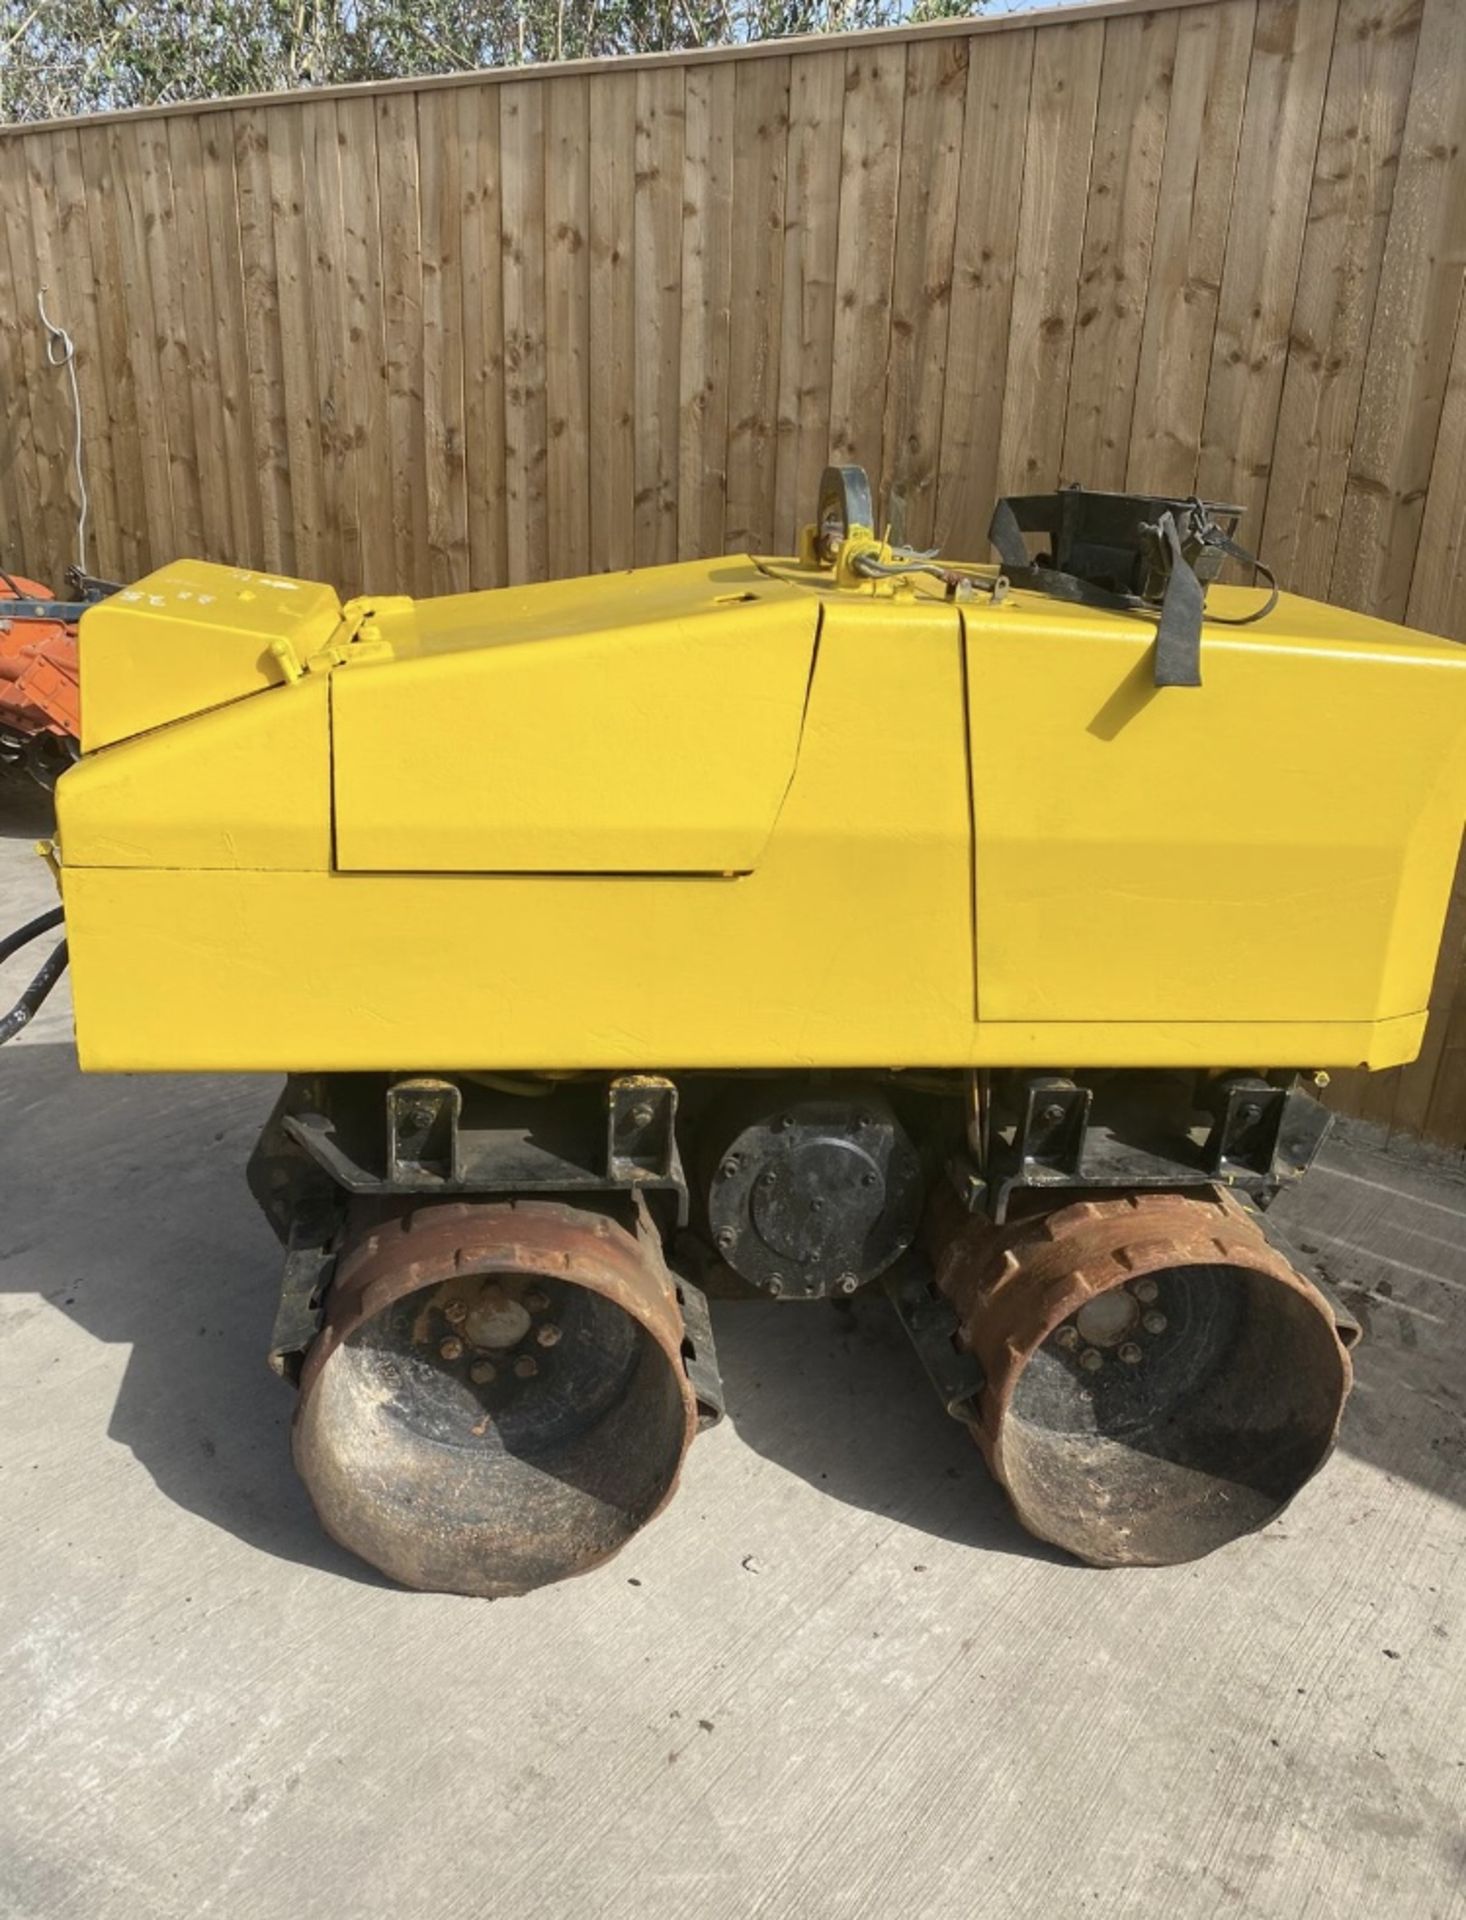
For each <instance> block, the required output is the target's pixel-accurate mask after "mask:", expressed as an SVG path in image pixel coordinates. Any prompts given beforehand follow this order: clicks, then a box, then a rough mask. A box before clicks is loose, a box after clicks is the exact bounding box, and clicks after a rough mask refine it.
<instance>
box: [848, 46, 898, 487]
mask: <svg viewBox="0 0 1466 1920" xmlns="http://www.w3.org/2000/svg"><path fill="white" fill-rule="evenodd" d="M905 102H906V49H905V48H904V47H874V48H864V47H862V48H860V49H858V50H857V51H854V52H852V53H851V54H850V55H849V56H848V58H847V60H846V65H845V119H844V129H843V133H842V136H841V142H840V214H839V233H840V237H839V252H838V254H837V256H836V262H835V363H834V372H833V380H832V382H831V389H830V457H831V459H832V460H835V461H838V462H841V463H843V462H846V461H855V462H856V463H857V464H858V465H860V466H863V467H865V468H866V469H867V470H868V472H869V473H870V476H871V479H872V481H873V482H874V483H875V487H876V493H877V504H876V513H877V518H880V517H881V514H882V510H883V509H882V503H883V499H884V496H885V493H886V492H887V490H888V488H889V483H890V479H891V477H892V476H891V475H890V474H888V473H887V472H886V471H885V467H884V462H883V459H882V447H881V433H882V427H883V425H884V413H885V391H886V366H887V357H888V354H889V350H890V341H891V275H892V268H893V264H894V257H895V246H896V205H897V194H898V191H899V188H900V160H901V119H902V113H903V109H904V107H905ZM883 483H884V484H883Z"/></svg>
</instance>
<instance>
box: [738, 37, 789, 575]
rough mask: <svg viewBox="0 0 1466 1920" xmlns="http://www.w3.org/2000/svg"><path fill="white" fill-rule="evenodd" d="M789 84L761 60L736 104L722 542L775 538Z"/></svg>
mask: <svg viewBox="0 0 1466 1920" xmlns="http://www.w3.org/2000/svg"><path fill="white" fill-rule="evenodd" d="M789 81H790V68H789V62H788V61H787V60H760V61H757V62H754V63H751V64H749V65H748V66H744V67H740V68H739V70H738V79H737V85H736V91H735V97H734V102H733V285H734V286H735V288H736V289H737V299H738V321H737V325H736V326H735V327H734V328H733V329H732V335H731V338H730V340H729V343H728V498H727V501H726V504H725V508H724V526H723V540H724V544H725V545H727V546H728V547H730V548H734V549H742V548H748V547H752V548H755V549H758V548H764V549H767V548H769V547H770V546H772V545H773V544H774V541H773V525H772V517H773V499H774V475H775V471H776V466H777V458H778V419H779V342H780V337H781V315H782V302H783V273H784V253H785V246H784V211H785V191H784V189H785V179H786V172H785V170H786V168H787V166H788V159H789Z"/></svg>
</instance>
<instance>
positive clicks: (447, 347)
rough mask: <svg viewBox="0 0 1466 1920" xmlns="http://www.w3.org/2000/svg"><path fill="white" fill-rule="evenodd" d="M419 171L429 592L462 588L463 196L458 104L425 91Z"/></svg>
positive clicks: (465, 577) (465, 561)
mask: <svg viewBox="0 0 1466 1920" xmlns="http://www.w3.org/2000/svg"><path fill="white" fill-rule="evenodd" d="M417 115H418V124H417V134H418V151H419V154H420V165H421V168H422V175H421V181H420V185H419V194H420V201H421V215H420V221H421V229H422V341H423V388H422V390H423V426H424V446H423V455H424V460H425V462H426V466H427V500H426V504H427V534H428V562H429V569H430V573H431V578H432V585H433V592H434V593H462V592H464V591H465V590H466V589H467V587H468V584H469V549H468V473H467V469H466V460H465V442H466V437H467V425H466V422H465V418H464V413H465V403H464V385H463V256H462V244H463V216H462V207H463V192H464V185H465V183H464V181H463V179H462V177H461V175H460V171H459V167H460V161H461V159H462V154H461V150H460V148H459V144H458V138H457V120H458V115H457V102H456V101H455V100H454V99H453V97H452V95H451V94H446V93H425V94H422V95H421V96H420V97H419V99H418V103H417Z"/></svg>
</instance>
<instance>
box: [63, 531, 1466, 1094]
mask: <svg viewBox="0 0 1466 1920" xmlns="http://www.w3.org/2000/svg"><path fill="white" fill-rule="evenodd" d="M838 578H839V576H837V575H835V574H832V573H830V572H828V571H818V570H813V569H804V568H801V567H800V566H799V565H798V564H797V563H795V562H792V561H779V562H760V561H756V560H752V559H743V558H731V559H722V560H717V561H711V562H696V563H689V564H685V565H679V566H675V567H663V568H656V569H648V570H645V571H642V572H639V573H632V574H624V575H617V576H608V577H601V578H596V579H589V580H577V581H570V582H560V583H555V584H551V585H546V586H535V587H522V588H514V589H505V590H503V591H501V592H496V593H481V594H469V595H461V596H456V597H454V598H451V599H444V600H438V601H422V602H416V603H414V602H411V601H407V600H380V601H376V602H357V603H353V604H351V605H349V606H346V607H344V608H343V607H342V606H341V605H340V604H339V602H338V601H337V600H336V598H335V596H334V595H333V594H331V593H330V591H329V589H327V588H325V587H320V586H311V585H309V584H306V583H300V582H280V581H277V580H272V579H271V577H269V576H260V575H249V574H244V573H241V572H240V571H238V570H236V569H229V568H221V567H210V566H205V565H203V564H202V563H197V562H186V563H180V564H179V565H178V566H176V567H173V568H169V569H166V570H165V571H164V572H163V573H161V574H158V575H155V576H153V577H152V578H151V579H149V580H144V581H141V582H139V583H138V585H137V586H136V587H135V588H134V589H131V590H130V594H129V596H128V597H126V598H123V597H121V596H119V597H118V598H116V599H114V600H110V601H105V602H103V603H101V604H100V605H99V606H97V607H96V608H94V609H93V610H92V611H90V612H89V613H88V614H87V615H86V616H85V618H84V621H83V624H82V630H81V648H82V661H83V703H84V708H85V721H86V729H87V732H86V739H87V743H88V745H89V747H92V748H95V749H96V750H94V751H88V752H87V754H86V755H85V757H84V759H83V760H82V762H81V764H80V765H79V766H77V767H76V768H75V769H73V770H72V771H71V772H69V773H68V774H67V775H66V776H65V777H64V779H63V780H62V781H61V783H60V785H59V788H58V792H57V803H58V816H59V822H60V860H61V876H62V885H63V891H64V896H65V903H66V914H67V925H68V931H69V935H70V939H71V951H72V963H73V969H74V979H75V1000H76V1012H77V1030H78V1042H79V1047H80V1051H81V1057H82V1062H83V1065H85V1066H87V1067H89V1068H94V1069H149V1068H155V1069H168V1070H177V1069H187V1068H208V1069H230V1068H240V1069H283V1070H298V1071H309V1070H312V1069H314V1070H320V1071H327V1070H351V1069H389V1070H390V1069H411V1068H439V1069H444V1070H446V1069H452V1068H474V1067H485V1068H491V1067H506V1068H509V1067H518V1068H544V1069H569V1068H577V1067H605V1068H635V1067H663V1068H673V1067H698V1066H706V1067H723V1068H738V1067H810V1066H830V1067H837V1066H867V1067H881V1066H949V1067H957V1066H972V1065H995V1066H996V1065H1051V1066H1056V1067H1059V1066H1065V1067H1097V1066H1150V1065H1176V1066H1181V1065H1199V1066H1218V1067H1234V1066H1235V1067H1241V1066H1247V1067H1258V1068H1263V1067H1285V1066H1305V1065H1306V1066H1328V1065H1355V1064H1367V1065H1371V1066H1388V1065H1394V1064H1396V1063H1398V1062H1400V1061H1402V1060H1406V1059H1409V1058H1411V1057H1412V1056H1413V1054H1414V1053H1415V1051H1416V1049H1417V1047H1418V1045H1419V1042H1420V1036H1421V1032H1422V1030H1423V1026H1424V1020H1425V1006H1426V1000H1427V995H1428V992H1429V988H1430V981H1431V973H1432V968H1433V964H1434V960H1435V955H1436V949H1437V945H1438V942H1439V938H1440V931H1441V924H1442V920H1443V917H1444V913H1445V907H1446V901H1447V895H1448V892H1449V887H1450V881H1451V875H1452V872H1453V870H1454V865H1455V861H1456V857H1457V852H1458V849H1459V847H1460V842H1461V831H1462V820H1463V814H1466V649H1463V648H1461V647H1459V646H1457V645H1454V644H1453V643H1452V642H1450V641H1446V640H1437V639H1433V638H1431V637H1429V636H1425V635H1422V634H1418V633H1413V632H1409V631H1406V630H1405V629H1403V628H1399V627H1395V626H1391V625H1388V624H1385V623H1383V622H1380V621H1375V620H1368V619H1364V618H1361V617H1359V616H1356V615H1352V614H1347V613H1343V612H1340V611H1338V610H1337V609H1334V608H1330V607H1325V606H1320V605H1317V604H1315V603H1313V602H1309V601H1305V600H1300V599H1296V598H1291V597H1288V596H1285V597H1284V598H1283V599H1282V601H1281V602H1280V604H1279V606H1278V608H1277V610H1276V611H1275V612H1274V613H1273V614H1272V615H1270V616H1269V617H1268V618H1267V619H1266V620H1265V621H1263V622H1261V623H1260V624H1258V625H1256V626H1252V627H1240V628H1235V627H1234V628H1229V627H1225V626H1221V625H1217V624H1214V623H1211V624H1208V626H1207V628H1206V630H1205V634H1204V638H1203V669H1204V682H1205V684H1204V685H1203V686H1201V687H1200V688H1182V687H1170V688H1165V689H1157V688H1156V687H1155V685H1154V684H1153V670H1152V654H1153V633H1152V630H1151V628H1150V627H1149V625H1148V624H1147V623H1146V622H1145V621H1143V620H1138V619H1136V618H1134V617H1131V616H1129V615H1126V614H1121V613H1110V612H1106V611H1100V610H1096V609H1092V608H1089V607H1082V606H1065V605H1061V604H1058V603H1056V602H1054V601H1052V600H1049V599H1047V598H1045V597H1043V596H1040V595H1037V594H1032V593H1027V592H1016V593H1011V594H1009V595H1008V596H1007V597H1006V598H1004V599H1001V600H997V601H994V600H991V599H990V598H989V596H988V595H987V594H986V593H985V592H983V593H977V594H975V595H974V596H973V597H972V598H971V599H968V600H964V601H962V602H960V603H955V602H953V601H951V600H948V599H947V598H946V597H945V596H944V594H943V592H942V590H941V588H940V587H939V586H938V585H937V584H936V583H935V582H932V581H929V580H922V581H920V582H919V583H918V584H916V585H912V584H910V583H908V582H902V583H900V584H899V585H893V584H890V583H884V582H883V583H879V584H866V585H841V584H837V579H838ZM1252 604H1255V601H1254V600H1253V598H1252V596H1250V595H1248V594H1244V593H1241V592H1238V591H1236V590H1228V589H1213V591H1212V594H1211V598H1210V601H1209V610H1210V611H1212V612H1217V613H1227V612H1234V611H1240V610H1242V609H1243V608H1244V607H1247V606H1250V605H1252Z"/></svg>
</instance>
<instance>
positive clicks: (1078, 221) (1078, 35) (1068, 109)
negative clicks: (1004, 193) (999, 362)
mask: <svg viewBox="0 0 1466 1920" xmlns="http://www.w3.org/2000/svg"><path fill="white" fill-rule="evenodd" d="M1104 35H1105V28H1104V22H1103V21H1101V20H1086V21H1083V22H1082V23H1080V22H1076V23H1075V24H1073V25H1065V26H1062V27H1056V28H1054V29H1052V30H1051V31H1049V32H1045V33H1041V34H1039V35H1038V37H1037V40H1036V42H1035V46H1034V59H1033V84H1032V91H1031V93H1030V96H1029V113H1028V144H1027V152H1026V154H1025V156H1024V162H1023V202H1022V208H1021V211H1020V213H1019V218H1018V253H1017V260H1016V264H1015V267H1014V288H1013V314H1012V321H1011V325H1010V331H1009V340H1008V378H1007V384H1006V388H1005V391H1004V396H1003V425H1002V432H1001V435H1000V437H999V443H998V485H999V489H1000V490H1001V491H1003V492H1015V493H1034V492H1041V491H1042V490H1043V489H1044V488H1046V487H1052V486H1055V485H1056V484H1057V483H1058V481H1059V478H1060V465H1061V461H1062V457H1063V443H1064V400H1065V395H1066V394H1067V392H1068V389H1069V363H1070V357H1071V355H1072V353H1073V350H1074V318H1075V310H1076V306H1077V300H1078V287H1079V265H1080V255H1081V249H1082V247H1083V244H1084V214H1085V203H1086V200H1087V197H1088V192H1089V166H1090V156H1091V151H1092V147H1093V141H1094V121H1095V111H1096V108H1097V106H1098V103H1099V78H1100V62H1101V58H1102V56H1103V53H1104Z"/></svg>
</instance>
